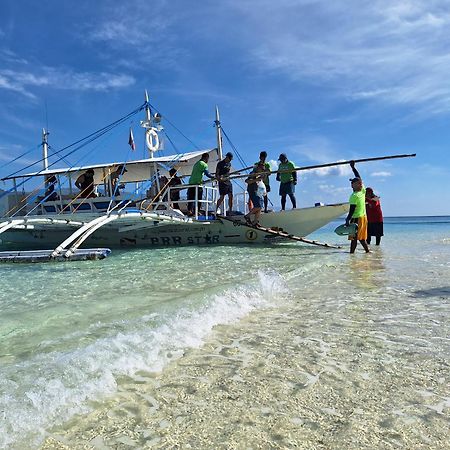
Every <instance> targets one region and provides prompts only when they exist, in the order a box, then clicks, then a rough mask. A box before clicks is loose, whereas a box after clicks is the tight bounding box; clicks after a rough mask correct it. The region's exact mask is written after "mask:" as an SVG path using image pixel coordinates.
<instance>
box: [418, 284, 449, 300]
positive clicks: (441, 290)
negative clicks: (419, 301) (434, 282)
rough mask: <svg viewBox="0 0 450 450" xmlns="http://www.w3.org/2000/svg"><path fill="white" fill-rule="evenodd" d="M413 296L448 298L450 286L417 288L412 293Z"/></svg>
mask: <svg viewBox="0 0 450 450" xmlns="http://www.w3.org/2000/svg"><path fill="white" fill-rule="evenodd" d="M412 295H413V296H414V297H440V298H445V299H450V286H442V287H435V288H430V289H419V290H417V291H414V292H413V293H412Z"/></svg>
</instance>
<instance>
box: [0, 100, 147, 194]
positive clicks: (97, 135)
mask: <svg viewBox="0 0 450 450" xmlns="http://www.w3.org/2000/svg"><path fill="white" fill-rule="evenodd" d="M144 106H145V104H144V105H142V106H140V107H139V108H136V109H135V110H134V111H132V112H131V113H128V114H127V115H126V116H124V117H122V118H120V119H118V120H116V121H114V122H112V123H110V124H109V125H106V126H105V127H103V128H100V129H99V130H97V131H95V132H94V133H91V134H90V135H88V136H86V137H84V138H83V139H79V140H78V141H76V142H73V143H72V144H70V145H67V146H66V147H63V148H62V149H61V150H60V152H63V151H64V150H67V149H69V148H71V147H73V146H75V145H78V144H80V143H83V142H84V143H83V144H82V145H80V146H78V147H76V148H75V149H74V150H71V151H70V152H68V153H66V154H65V155H64V156H61V157H60V158H58V159H57V160H56V161H54V162H53V163H51V164H50V165H49V166H48V167H49V168H50V167H52V166H54V165H55V164H56V163H58V162H59V161H61V160H62V159H64V158H67V157H68V156H70V155H71V154H73V153H75V152H76V151H77V150H79V149H80V148H83V147H84V146H86V145H88V144H90V143H91V142H93V141H95V140H96V139H98V138H100V137H101V136H103V135H104V134H106V133H107V132H108V131H110V130H111V129H113V128H115V127H116V126H118V125H120V124H121V123H123V122H124V121H125V120H128V119H129V118H130V117H131V116H133V115H136V114H137V113H138V112H140V111H142V109H143V108H144ZM43 160H44V158H41V159H40V160H38V161H36V162H34V163H32V164H29V165H28V166H26V167H23V168H22V169H20V170H17V171H16V172H13V173H11V174H9V175H7V176H6V177H4V178H2V180H4V179H5V178H12V177H14V175H17V174H18V173H20V172H22V171H24V170H26V169H28V168H30V167H32V166H34V165H36V164H38V163H39V162H42V161H43ZM43 170H44V169H41V170H40V171H39V172H37V173H36V174H34V175H38V174H40V173H41V172H42V171H43ZM19 176H20V175H19ZM30 178H32V177H28V178H27V179H26V180H25V181H28V180H29V179H30ZM25 181H23V182H21V183H20V184H19V185H18V186H21V185H22V184H24V182H25ZM6 193H8V191H6V192H5V193H4V194H2V195H1V196H0V198H1V197H3V196H4V195H5V194H6Z"/></svg>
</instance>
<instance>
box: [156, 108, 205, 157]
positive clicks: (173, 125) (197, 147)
mask: <svg viewBox="0 0 450 450" xmlns="http://www.w3.org/2000/svg"><path fill="white" fill-rule="evenodd" d="M149 106H150V107H151V108H153V109H154V110H155V111H156V112H158V113H159V114H161V112H160V111H159V110H158V109H157V108H156V107H155V106H153V105H151V104H150V103H149ZM161 115H162V114H161ZM164 120H165V121H166V122H167V123H168V124H169V125H171V126H172V127H173V128H175V130H177V131H178V133H180V134H181V136H183V137H184V138H185V139H186V140H187V141H188V142H190V143H191V144H192V145H193V146H194V147H195V148H196V149H197V150H200V147H199V146H198V145H197V144H195V142H193V141H192V140H191V139H189V138H188V137H187V136H186V135H185V134H184V133H183V132H182V131H181V130H180V129H179V128H178V127H177V126H176V125H175V124H174V123H173V122H171V121H170V120H169V119H168V118H167V116H164Z"/></svg>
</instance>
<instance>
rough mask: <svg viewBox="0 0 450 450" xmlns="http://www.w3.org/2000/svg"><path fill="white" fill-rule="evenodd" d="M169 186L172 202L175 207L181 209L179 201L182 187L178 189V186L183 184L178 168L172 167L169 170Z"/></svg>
mask: <svg viewBox="0 0 450 450" xmlns="http://www.w3.org/2000/svg"><path fill="white" fill-rule="evenodd" d="M169 175H170V179H169V186H170V201H171V202H174V203H172V208H173V209H180V205H179V204H178V203H177V202H178V201H179V200H180V189H177V188H176V186H180V185H181V184H183V181H182V180H181V178H180V177H179V176H178V175H177V169H175V168H172V169H170V170H169Z"/></svg>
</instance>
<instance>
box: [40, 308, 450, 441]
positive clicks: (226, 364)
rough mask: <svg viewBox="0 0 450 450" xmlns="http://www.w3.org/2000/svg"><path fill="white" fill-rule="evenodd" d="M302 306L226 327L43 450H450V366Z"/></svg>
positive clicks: (56, 434)
mask: <svg viewBox="0 0 450 450" xmlns="http://www.w3.org/2000/svg"><path fill="white" fill-rule="evenodd" d="M294 303H295V304H294V305H292V304H291V305H290V306H289V307H287V306H285V307H280V308H273V309H268V310H264V311H257V312H254V313H252V314H251V315H250V316H248V317H246V318H245V319H243V320H241V321H240V322H239V323H238V324H236V325H233V326H220V327H217V328H216V329H215V331H214V333H213V335H212V336H211V337H210V339H209V340H208V341H207V342H206V343H205V345H204V346H202V347H201V348H199V349H193V350H190V351H189V352H187V353H186V354H185V355H184V356H183V357H181V358H180V359H178V360H176V361H174V362H172V363H171V364H170V365H169V366H168V367H166V368H165V369H164V371H163V372H162V373H160V374H151V373H139V374H138V375H136V376H134V377H133V378H123V379H121V380H119V389H118V393H117V395H116V396H115V397H114V399H110V400H108V401H106V402H105V403H98V404H96V405H95V409H94V411H93V412H92V413H90V414H88V415H86V416H78V417H75V418H73V419H72V420H71V421H70V422H68V423H67V424H65V426H64V428H58V429H54V430H52V433H51V434H50V435H49V436H48V437H47V439H46V440H45V442H44V444H43V445H42V449H44V450H50V449H127V448H138V449H145V448H152V449H153V448H154V449H189V448H192V449H308V450H314V449H321V450H322V449H398V448H401V449H440V450H441V449H449V448H450V432H449V430H450V414H449V408H450V399H449V398H448V388H449V379H448V377H449V373H450V367H449V364H448V361H446V360H444V359H442V358H439V357H437V356H436V355H429V356H427V352H422V351H416V350H413V349H411V348H409V347H408V346H405V345H404V344H403V343H402V340H400V341H395V339H393V340H392V341H391V342H386V336H382V335H381V333H379V332H378V331H377V329H376V327H377V325H376V324H372V325H370V321H369V322H368V325H367V323H366V327H365V328H364V327H362V326H361V323H358V322H359V319H353V320H348V319H346V318H345V317H344V316H347V315H346V314H343V315H342V317H340V314H339V313H338V314H336V311H334V312H333V310H332V309H331V308H330V309H329V310H328V311H327V310H326V309H325V310H324V311H323V312H322V314H321V317H323V319H322V320H323V323H321V321H320V320H318V319H317V314H314V311H311V312H310V313H307V312H306V313H305V310H304V307H303V305H302V302H300V301H298V302H294ZM349 307H351V306H349ZM367 327H368V328H367ZM446 395H447V397H446Z"/></svg>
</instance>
